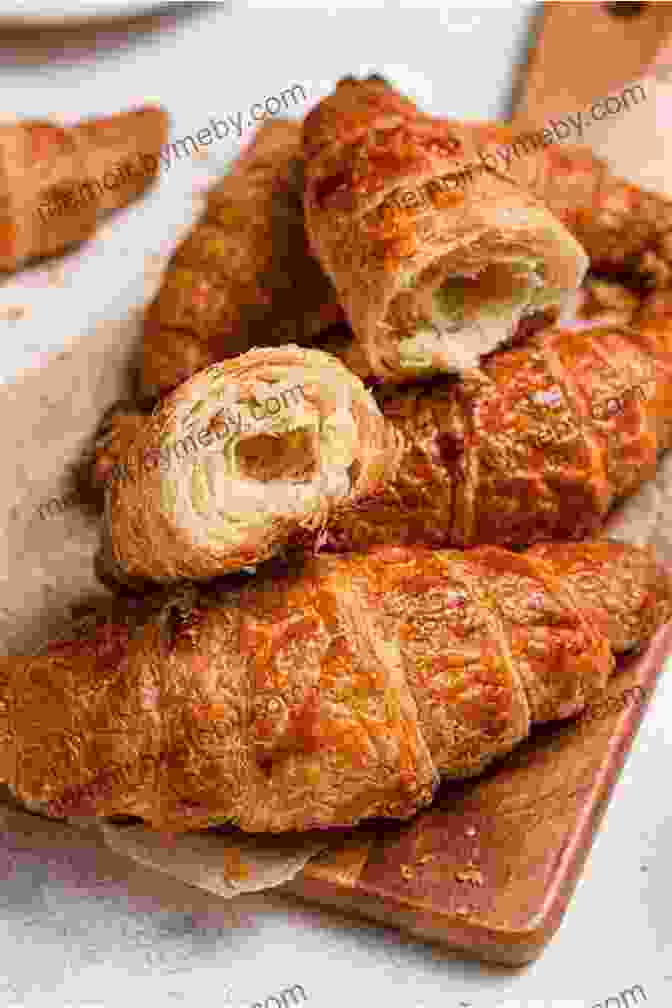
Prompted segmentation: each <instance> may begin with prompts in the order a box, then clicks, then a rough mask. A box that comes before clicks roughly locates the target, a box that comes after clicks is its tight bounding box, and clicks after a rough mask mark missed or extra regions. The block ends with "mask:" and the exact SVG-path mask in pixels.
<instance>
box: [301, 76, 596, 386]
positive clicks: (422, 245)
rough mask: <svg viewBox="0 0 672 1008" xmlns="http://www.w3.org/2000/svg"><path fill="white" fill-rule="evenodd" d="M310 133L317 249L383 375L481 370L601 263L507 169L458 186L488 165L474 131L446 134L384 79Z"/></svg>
mask: <svg viewBox="0 0 672 1008" xmlns="http://www.w3.org/2000/svg"><path fill="white" fill-rule="evenodd" d="M303 137H304V153H305V162H306V188H305V195H304V206H305V213H306V228H307V232H308V235H309V239H310V243H311V247H312V248H313V251H314V253H315V255H316V256H318V257H319V259H320V262H321V263H322V266H323V268H324V270H325V272H326V273H327V274H328V276H329V277H330V278H331V280H332V281H333V283H334V285H335V287H336V290H337V293H338V296H339V300H340V302H341V304H342V305H343V308H344V309H345V312H346V315H347V318H348V321H349V322H350V325H351V327H352V330H353V332H354V336H355V340H356V342H357V345H358V349H359V350H360V351H361V354H362V357H363V359H364V365H365V366H366V367H367V368H368V372H369V373H370V374H372V375H375V376H376V377H378V378H382V379H385V380H387V381H407V380H409V379H411V378H413V377H427V376H428V375H431V374H436V373H439V372H446V371H448V372H456V371H463V370H464V369H465V368H469V367H474V366H476V365H477V364H478V361H479V359H480V357H481V356H482V355H483V354H486V353H488V352H489V351H491V350H494V349H495V348H496V347H497V346H499V345H501V344H503V343H506V342H508V341H509V340H510V339H511V338H512V337H513V335H514V333H515V332H516V329H517V327H518V324H519V323H520V322H521V320H523V319H529V318H530V317H531V316H538V315H543V314H544V313H547V312H550V313H551V314H552V315H553V317H556V316H557V314H558V312H559V311H560V309H561V308H563V307H564V306H565V305H566V304H568V303H569V300H570V297H571V295H573V294H574V292H575V291H576V289H577V288H578V287H579V285H580V283H581V280H582V278H583V276H584V274H585V272H586V269H587V266H588V258H587V256H586V255H585V253H584V251H583V249H582V248H581V246H580V245H579V244H578V243H577V241H576V240H575V239H574V238H573V237H572V235H571V234H570V233H569V231H568V230H567V229H566V228H564V227H563V225H562V224H561V223H560V222H559V221H558V220H557V218H556V217H554V216H553V214H551V213H550V212H549V211H548V210H547V208H546V207H545V205H544V204H543V203H542V202H541V201H540V200H539V199H537V198H536V197H535V196H533V195H531V194H530V193H529V192H528V191H527V190H525V189H523V188H522V187H521V186H520V185H518V184H517V183H516V182H514V181H512V180H511V179H509V178H507V177H506V176H505V175H504V174H503V173H502V174H498V173H496V172H484V173H482V174H480V175H479V176H478V177H477V178H476V179H475V181H474V183H473V184H472V185H469V186H467V187H465V186H460V185H458V184H453V185H449V184H448V183H449V182H450V181H451V180H452V181H453V182H455V180H456V179H459V176H460V174H461V170H462V169H463V167H464V166H465V165H468V164H469V163H471V162H472V161H473V160H475V159H476V158H477V148H476V146H475V143H474V140H473V138H472V136H471V133H470V131H469V129H468V127H465V126H464V125H463V124H455V127H454V129H453V128H451V129H450V130H449V129H447V128H446V126H445V123H444V121H442V120H439V119H434V118H432V117H431V116H428V115H425V114H423V113H421V112H420V111H419V110H418V109H417V108H416V106H415V105H414V104H413V102H411V101H410V100H408V99H406V98H404V97H402V96H401V95H400V94H398V93H397V92H395V91H394V90H393V89H392V88H391V87H389V86H387V85H386V84H384V83H381V82H380V81H376V80H368V81H354V80H346V81H343V82H341V83H340V84H339V85H338V87H337V89H336V92H335V93H334V94H333V95H331V96H329V97H328V98H325V99H324V100H323V101H322V102H320V104H319V105H318V106H317V107H316V108H315V109H313V110H312V111H311V112H310V113H309V115H308V116H307V118H306V121H305V123H304V131H303Z"/></svg>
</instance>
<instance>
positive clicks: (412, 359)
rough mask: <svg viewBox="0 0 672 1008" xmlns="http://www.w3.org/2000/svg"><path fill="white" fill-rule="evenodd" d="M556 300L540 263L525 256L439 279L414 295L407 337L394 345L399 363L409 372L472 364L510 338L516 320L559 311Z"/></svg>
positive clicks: (559, 298) (559, 296) (557, 292)
mask: <svg viewBox="0 0 672 1008" xmlns="http://www.w3.org/2000/svg"><path fill="white" fill-rule="evenodd" d="M562 296H563V295H562V292H561V291H560V290H554V289H552V288H549V287H548V286H547V285H546V283H545V279H544V263H543V261H541V260H539V259H538V258H534V257H531V256H523V255H520V256H512V257H509V258H501V259H499V260H496V261H493V262H490V263H488V264H487V265H486V266H485V268H483V269H481V270H478V271H476V270H475V271H474V272H473V273H466V272H465V273H461V274H456V275H452V276H449V277H447V278H444V279H443V280H442V281H441V282H440V283H439V284H438V285H436V284H434V285H428V286H427V287H425V289H423V290H418V291H416V292H415V297H414V300H413V314H414V315H415V319H414V323H415V324H411V325H409V321H410V320H407V321H406V325H405V326H404V328H405V330H406V331H408V330H409V329H410V331H411V333H412V335H409V336H406V337H405V338H404V339H402V340H401V341H400V343H399V358H400V362H401V365H402V367H403V368H404V369H408V370H409V371H413V372H428V371H437V370H447V369H450V368H454V369H457V368H462V367H465V368H466V367H474V366H477V364H478V359H479V357H480V356H481V355H482V354H485V353H488V352H490V351H491V350H493V349H495V348H496V347H497V346H500V345H501V344H503V343H506V342H508V341H509V340H510V339H511V338H512V337H513V335H514V333H515V330H516V327H517V326H518V323H519V322H520V321H521V319H522V318H524V317H526V316H530V315H533V314H534V313H536V312H543V311H544V310H545V309H546V308H548V307H551V306H552V305H557V306H558V307H560V304H561V301H562ZM409 307H410V303H409Z"/></svg>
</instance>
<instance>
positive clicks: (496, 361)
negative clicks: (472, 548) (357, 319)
mask: <svg viewBox="0 0 672 1008" xmlns="http://www.w3.org/2000/svg"><path fill="white" fill-rule="evenodd" d="M255 353H256V354H258V355H259V356H256V357H255V356H253V355H252V354H247V355H245V356H243V357H241V358H239V359H238V361H232V362H228V363H227V364H226V366H222V367H223V368H224V370H222V371H221V374H220V372H217V374H218V375H219V377H217V378H215V382H216V383H217V385H218V383H219V381H220V380H221V382H222V392H221V394H222V395H224V391H223V389H225V388H226V386H227V383H228V384H230V385H231V387H230V389H229V393H228V394H230V395H232V396H234V398H235V397H237V395H238V393H237V385H236V382H237V381H238V379H237V377H236V369H237V368H239V367H240V368H242V369H243V371H244V372H245V373H246V375H247V376H248V377H249V378H254V377H255V375H256V376H257V378H258V379H261V375H262V371H258V370H257V369H258V368H259V367H261V368H262V370H263V369H265V368H266V367H267V365H271V364H273V367H274V368H275V369H276V370H277V368H278V367H279V368H280V370H277V374H276V377H277V378H279V379H280V380H281V381H283V382H284V384H282V385H281V386H279V388H280V389H281V390H284V391H285V392H286V390H287V388H288V387H289V386H288V385H287V381H286V380H285V379H284V378H281V370H282V367H281V365H282V362H283V359H284V355H288V356H287V360H288V361H291V362H292V371H291V374H292V378H291V382H290V385H291V387H292V388H294V389H295V390H299V389H301V388H304V387H305V388H308V387H310V388H312V390H313V391H312V393H311V395H312V396H314V402H315V403H320V402H323V403H326V404H328V403H333V404H334V405H335V403H336V400H335V399H334V398H333V397H334V395H335V394H337V393H338V395H340V396H341V405H342V407H344V408H345V409H346V411H347V409H348V408H349V407H348V406H347V403H346V399H343V398H342V397H343V396H345V397H346V398H347V396H349V395H350V392H349V391H348V389H349V388H351V387H352V389H353V390H354V389H355V388H357V391H356V393H355V392H354V391H353V399H352V403H353V404H354V403H356V404H357V409H358V410H359V411H360V412H359V413H358V416H359V418H360V419H356V417H355V413H353V414H352V417H353V422H354V423H355V427H356V429H357V431H358V432H359V433H358V434H357V437H356V439H355V441H353V440H352V438H351V437H349V435H348V422H347V419H346V416H345V415H344V414H343V413H342V412H339V413H338V414H337V415H338V416H340V418H341V419H340V421H339V422H340V427H339V428H338V429H337V428H334V430H333V436H334V438H335V439H336V441H338V440H340V441H341V442H342V445H341V449H338V450H339V451H342V452H343V453H344V454H343V455H342V457H341V462H342V465H343V466H344V467H345V468H343V469H342V475H343V479H344V480H345V482H344V483H343V487H342V489H343V492H342V493H340V494H336V495H335V496H332V497H331V498H330V499H328V498H327V497H326V496H325V497H324V499H323V502H322V504H321V505H319V506H318V501H317V499H313V498H311V497H310V494H311V493H314V492H315V491H316V490H318V489H319V487H320V486H322V487H326V486H327V483H328V480H329V478H330V476H329V473H330V472H331V468H330V465H331V464H330V458H331V457H332V456H331V455H330V452H329V451H326V452H325V451H324V450H323V449H322V448H321V444H322V442H321V441H319V440H317V439H312V440H311V439H310V438H309V437H308V436H307V433H306V432H307V430H308V427H306V424H305V416H304V414H303V410H304V407H305V406H306V404H307V399H304V398H303V393H299V392H298V391H295V392H294V393H293V395H294V397H295V398H296V397H297V396H300V397H301V398H299V399H297V401H295V402H290V401H287V403H286V406H287V409H286V410H285V409H284V408H283V409H282V411H281V412H280V409H281V407H280V400H278V401H277V402H276V401H275V400H274V401H273V409H274V410H275V409H278V413H277V420H278V421H280V422H281V423H283V424H284V429H283V428H282V427H281V426H280V425H279V424H278V423H271V422H270V421H271V420H273V418H271V417H264V416H263V414H264V408H263V407H262V406H261V400H259V401H258V405H257V406H256V407H255V411H256V416H257V417H259V418H260V419H261V420H262V421H263V422H264V423H265V424H266V426H264V423H262V424H261V425H259V426H255V425H254V423H253V422H252V417H251V415H250V416H248V417H247V419H248V421H249V427H248V429H247V430H239V429H236V426H237V423H238V421H237V420H236V421H235V423H233V424H232V425H231V424H228V425H227V426H226V429H227V431H228V430H229V427H232V429H231V430H230V431H229V434H228V435H227V436H228V437H229V438H231V439H232V440H231V441H230V444H231V445H232V446H233V451H234V452H235V456H234V457H235V458H236V459H237V460H238V466H239V472H240V471H241V470H240V467H241V466H242V467H243V469H244V470H245V473H246V481H245V482H244V483H240V484H239V483H238V482H235V481H234V480H233V478H232V472H233V471H232V470H230V469H229V474H230V475H229V477H228V478H225V477H224V472H225V471H226V466H225V465H224V462H222V461H221V448H220V447H219V446H218V443H217V442H216V441H215V440H214V438H213V439H212V440H211V444H210V445H209V446H200V445H197V444H196V443H195V442H194V441H193V439H192V441H191V442H189V441H188V440H187V427H186V426H185V424H186V423H187V422H188V420H189V418H188V417H187V414H188V413H189V411H190V410H195V411H198V410H203V411H204V412H203V413H202V414H200V413H198V412H196V413H195V414H194V417H195V420H198V421H200V423H199V425H198V426H199V429H200V428H202V427H203V425H204V424H206V423H208V422H210V418H211V417H213V418H214V414H215V413H217V411H218V410H221V409H223V407H224V401H223V400H222V401H221V402H220V401H219V400H218V399H217V398H216V396H215V398H214V399H211V403H212V404H213V405H211V406H207V407H206V406H204V405H203V404H202V402H201V401H202V400H204V399H206V395H205V392H203V389H206V390H207V389H208V388H209V387H210V383H211V381H212V378H210V377H208V374H209V372H203V375H204V376H205V377H204V378H198V376H197V378H198V380H197V379H192V381H191V383H185V385H184V386H181V387H180V388H179V389H178V390H177V392H176V393H175V395H176V396H178V397H179V401H180V402H181V403H182V404H183V405H181V406H180V411H181V412H180V413H179V416H178V414H177V413H176V411H175V409H174V407H173V406H172V405H170V404H169V405H168V407H167V408H166V409H164V411H163V412H160V413H159V414H158V419H155V420H153V421H151V423H148V422H147V421H144V420H142V419H141V418H137V420H136V421H134V422H136V423H137V429H138V430H139V431H140V434H139V435H134V438H131V444H132V446H134V447H132V450H130V449H129V448H128V447H125V448H123V447H122V448H120V450H119V457H120V458H121V459H123V458H125V457H131V456H133V457H136V456H137V455H138V453H139V452H142V451H145V452H147V451H149V453H150V455H152V453H154V455H153V456H152V457H156V459H158V457H159V455H158V454H157V453H158V452H159V450H160V448H161V441H160V439H161V438H162V437H163V438H165V437H168V436H172V437H173V439H174V440H175V438H177V440H178V441H179V442H180V443H181V444H182V445H186V446H187V447H188V446H189V445H191V447H192V448H193V450H192V451H189V452H187V451H186V449H185V450H183V451H182V452H181V454H182V455H183V456H184V458H183V459H182V461H180V462H179V463H178V460H176V459H175V458H174V453H173V455H172V456H170V453H169V462H167V463H166V466H165V471H163V472H159V470H158V469H157V466H156V465H154V466H153V467H150V470H149V472H148V474H147V475H146V476H143V475H140V476H139V477H137V479H136V481H135V482H132V481H131V482H128V481H126V482H123V483H120V484H119V485H118V486H117V484H115V483H112V489H111V491H108V512H107V529H108V540H109V544H110V550H108V552H111V553H112V554H113V555H114V561H115V564H116V568H117V570H116V571H115V570H114V569H113V570H112V573H114V574H115V576H116V577H117V578H118V579H121V580H123V579H124V576H123V572H125V573H126V574H127V575H131V576H138V577H143V578H148V579H150V580H158V581H169V580H176V579H179V578H183V577H206V576H212V575H214V574H217V573H224V572H226V571H231V570H234V569H236V568H237V567H241V566H244V565H253V564H256V563H258V562H259V561H261V560H263V559H266V558H267V557H269V556H271V555H272V554H273V553H274V552H278V551H279V550H281V549H282V548H283V547H286V546H295V545H296V546H308V547H311V546H313V547H319V548H329V549H332V550H336V551H347V550H363V549H368V548H370V547H371V546H374V545H399V544H402V543H403V544H406V545H425V546H432V547H439V546H469V545H478V544H486V543H488V544H493V545H504V546H525V545H529V544H530V543H533V542H538V541H543V540H548V539H553V538H576V539H578V538H582V537H585V536H587V535H595V534H597V533H598V532H599V530H600V528H601V525H602V522H603V521H604V519H605V518H606V516H607V514H608V512H609V510H610V509H611V507H612V506H613V505H614V504H615V503H616V502H617V501H618V500H619V499H621V498H623V497H625V496H627V495H628V494H630V493H632V492H634V490H636V489H637V487H638V486H639V485H640V484H641V483H642V482H643V481H645V480H647V479H650V478H652V476H653V475H654V472H655V468H656V463H657V459H658V456H659V455H660V453H661V452H663V451H664V450H665V449H666V448H668V447H670V445H671V444H672V317H670V316H667V317H664V318H662V319H654V320H653V321H651V322H649V323H646V324H645V323H641V324H639V325H633V326H630V327H608V326H602V327H598V328H594V329H591V330H585V331H574V330H572V329H570V328H565V329H562V328H551V329H547V330H544V331H542V332H540V333H537V334H536V335H535V336H533V337H530V339H529V340H528V341H527V343H526V344H525V345H524V346H521V347H519V348H517V349H513V350H508V351H500V352H498V353H497V354H496V355H493V357H492V358H491V359H490V360H489V361H488V362H487V363H486V364H485V365H484V366H483V368H482V369H481V370H479V371H473V372H471V373H470V374H469V375H468V376H467V377H465V378H464V379H463V380H461V381H456V380H451V379H446V378H444V379H441V380H437V381H435V382H433V383H432V384H430V385H417V386H408V387H404V388H394V387H390V388H381V389H378V390H376V397H377V400H378V403H379V405H380V411H382V415H381V412H380V411H379V408H378V405H376V403H375V401H374V397H373V395H372V394H371V393H370V392H367V391H366V390H365V389H364V388H363V387H362V386H361V384H359V383H358V380H357V379H355V378H354V376H351V375H349V373H348V372H347V371H346V370H345V368H343V369H342V370H341V371H338V370H336V369H333V368H332V369H330V368H326V369H325V368H320V369H318V370H313V368H312V365H309V361H310V360H312V359H313V358H311V356H310V355H311V354H312V355H315V357H314V359H315V360H317V359H318V358H319V359H320V360H328V359H329V358H328V357H327V355H324V354H321V353H320V352H319V351H300V350H298V349H296V348H284V349H277V350H267V351H255ZM241 373H243V372H241ZM213 374H214V372H213ZM265 381H266V379H264V380H263V381H262V384H261V385H260V386H259V389H258V390H257V392H255V395H257V396H261V399H265V398H266V397H267V396H271V395H275V399H277V398H278V396H277V392H276V393H274V392H273V389H272V388H271V386H269V385H267V384H264V382H265ZM348 382H350V383H352V382H357V385H356V386H355V385H352V386H351V385H349V384H348ZM231 383H232V384H231ZM262 388H265V389H266V391H263V392H262V391H261V389H262ZM339 390H340V391H339ZM214 391H215V392H216V394H217V395H219V394H220V393H219V391H218V387H217V388H215V389H214ZM210 395H211V393H210V392H208V397H209V396H210ZM176 401H178V400H176ZM170 402H172V400H170V401H169V403H170ZM325 408H326V407H324V406H322V407H320V408H319V409H318V410H317V413H324V412H325ZM238 409H239V408H238V407H236V411H238ZM328 409H332V406H331V405H330V406H328ZM317 413H315V415H314V417H313V419H315V418H316V417H317ZM238 415H239V414H238V412H235V414H234V418H235V417H237V416H238ZM246 416H247V412H246ZM194 422H195V421H194ZM311 424H312V421H311ZM362 424H364V426H362ZM309 426H310V425H309ZM131 429H133V428H132V424H131ZM292 430H294V432H295V433H292ZM301 430H303V433H299V432H300V431H301ZM169 431H172V435H171V434H169ZM260 434H262V435H264V436H262V437H261V438H260V437H259V435H260ZM122 440H123V439H122ZM333 450H334V451H335V450H337V449H336V447H335V443H334V446H333ZM218 452H219V455H218ZM269 454H271V455H273V457H274V464H273V466H269V462H268V456H269ZM210 456H212V459H211V461H208V465H211V464H212V465H215V466H216V467H217V468H218V471H219V472H220V479H219V481H218V482H217V484H216V485H215V484H214V483H213V482H212V480H210V482H209V483H208V484H207V489H208V491H209V493H210V497H209V498H208V499H209V501H210V505H209V508H210V510H209V511H208V514H209V516H210V519H211V529H212V535H211V536H210V535H209V536H204V537H203V538H202V539H201V538H199V537H198V536H196V535H195V533H194V532H193V531H192V529H195V528H196V526H195V525H194V524H193V523H192V524H190V517H189V515H190V509H189V504H188V502H186V503H183V505H182V506H181V508H178V509H177V510H171V508H172V505H171V506H170V507H169V504H170V501H169V499H168V496H167V495H168V493H169V490H170V487H169V486H168V488H167V489H166V486H167V482H168V481H173V482H174V481H175V480H178V481H179V483H180V486H181V487H182V489H181V491H180V493H181V495H182V498H185V495H186V494H187V493H194V494H196V495H197V496H198V494H199V490H198V486H199V485H200V484H198V481H199V480H200V476H199V475H198V470H199V467H200V465H201V464H202V462H203V461H204V460H208V459H209V458H210ZM218 458H219V460H220V461H217V459H218ZM123 464H124V463H123V461H122V465H123ZM227 464H228V463H227ZM133 465H136V463H133ZM170 466H172V468H173V472H172V473H171V472H170V471H169V468H170ZM302 467H303V468H302ZM346 477H347V478H346ZM134 478H135V477H134ZM236 479H237V478H236ZM194 480H195V481H196V482H194ZM347 480H350V481H353V482H352V485H351V486H350V489H348V485H347ZM290 484H292V485H293V486H294V488H295V489H294V491H293V492H294V493H295V503H296V506H295V508H294V510H293V511H292V512H291V515H290V513H289V512H288V511H287V507H286V499H285V498H283V497H281V496H280V497H279V496H278V494H277V492H276V488H278V489H280V490H284V491H286V490H288V487H289V485H290ZM204 485H205V484H204ZM243 491H244V493H245V494H246V495H247V496H244V495H243V496H241V492H243ZM301 494H303V496H301ZM162 496H163V502H162ZM194 507H195V505H194ZM302 507H303V512H302V511H301V508H302ZM191 510H192V511H193V508H192V509H191ZM234 521H236V522H237V524H235V525H234V524H232V522H234ZM199 524H200V523H199ZM233 530H236V531H237V537H236V536H234V535H233ZM215 543H216V544H217V545H216V548H215ZM120 574H121V577H119V575H120Z"/></svg>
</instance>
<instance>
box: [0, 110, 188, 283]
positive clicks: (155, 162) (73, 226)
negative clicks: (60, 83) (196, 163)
mask: <svg viewBox="0 0 672 1008" xmlns="http://www.w3.org/2000/svg"><path fill="white" fill-rule="evenodd" d="M167 136H168V117H167V115H166V113H165V111H164V110H163V109H161V108H158V107H152V106H145V107H142V108H137V109H131V110H129V111H127V112H121V113H119V114H118V115H113V116H108V117H105V118H99V119H91V120H87V121H85V122H81V123H79V124H78V125H76V126H73V127H63V126H57V125H56V124H54V123H51V122H43V121H41V120H35V121H29V122H23V123H19V124H18V125H15V126H0V273H1V272H13V271H14V270H18V269H20V268H21V267H22V266H24V265H25V264H26V263H28V262H30V261H31V260H33V259H38V258H41V257H44V256H50V255H54V254H56V253H57V252H62V251H63V250H64V249H66V248H68V247H69V246H71V245H75V244H77V243H78V242H81V241H84V240H85V239H86V238H90V237H91V236H92V235H93V234H94V232H95V230H96V228H97V226H98V223H99V221H100V219H101V217H103V216H104V215H105V214H106V213H109V212H110V211H111V210H115V209H117V208H119V207H123V206H125V205H126V204H127V203H129V202H131V200H133V199H136V198H137V197H138V196H140V195H141V194H142V193H143V192H144V191H145V190H146V189H147V187H148V186H149V185H151V183H152V182H153V181H154V179H155V178H156V176H157V175H158V172H159V171H160V167H161V161H160V158H159V152H160V150H161V148H162V146H163V145H164V144H165V142H166V140H167ZM115 168H118V169H119V174H118V175H117V176H116V177H115V184H114V185H109V184H108V183H107V182H106V181H105V180H106V179H107V177H108V175H113V174H114V172H113V169H115ZM122 168H123V171H122Z"/></svg>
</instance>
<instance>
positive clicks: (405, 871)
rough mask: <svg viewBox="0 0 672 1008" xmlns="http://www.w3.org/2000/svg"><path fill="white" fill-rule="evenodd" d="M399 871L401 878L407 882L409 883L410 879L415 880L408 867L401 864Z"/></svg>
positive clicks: (413, 873) (411, 870)
mask: <svg viewBox="0 0 672 1008" xmlns="http://www.w3.org/2000/svg"><path fill="white" fill-rule="evenodd" d="M400 870H401V874H402V876H403V878H405V879H406V881H407V882H410V881H411V879H414V878H415V872H414V871H413V869H412V868H411V866H410V865H407V864H402V866H401V869H400Z"/></svg>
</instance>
